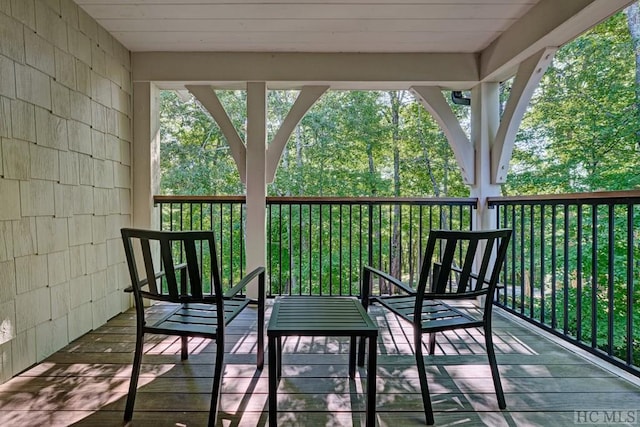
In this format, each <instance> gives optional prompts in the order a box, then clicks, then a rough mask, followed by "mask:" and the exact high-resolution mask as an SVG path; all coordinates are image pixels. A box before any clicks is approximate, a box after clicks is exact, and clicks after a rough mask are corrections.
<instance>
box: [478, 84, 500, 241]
mask: <svg viewBox="0 0 640 427" xmlns="http://www.w3.org/2000/svg"><path fill="white" fill-rule="evenodd" d="M499 126H500V98H499V84H498V83H480V84H479V85H478V86H476V87H475V88H473V89H472V90H471V142H472V144H473V147H474V149H475V180H474V183H473V184H472V185H471V197H477V198H478V209H477V211H476V214H475V216H474V217H473V220H472V221H473V229H474V230H486V229H491V228H496V226H497V224H496V216H495V213H494V212H493V211H491V210H489V209H488V207H487V197H492V196H500V194H501V192H502V188H501V186H500V185H499V184H494V183H492V180H491V149H492V147H493V144H494V142H495V138H496V135H497V133H498V128H499Z"/></svg>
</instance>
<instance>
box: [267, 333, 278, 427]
mask: <svg viewBox="0 0 640 427" xmlns="http://www.w3.org/2000/svg"><path fill="white" fill-rule="evenodd" d="M276 341H277V338H274V337H269V344H268V347H269V427H276V426H277V425H278V396H277V391H278V378H277V371H278V369H277V368H278V353H277V350H276Z"/></svg>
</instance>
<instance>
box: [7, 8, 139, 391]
mask: <svg viewBox="0 0 640 427" xmlns="http://www.w3.org/2000/svg"><path fill="white" fill-rule="evenodd" d="M131 106H132V84H131V65H130V53H129V51H127V50H126V49H125V48H124V47H123V46H122V45H121V44H120V43H119V42H117V41H116V40H115V39H114V38H113V37H112V36H111V35H110V34H109V33H108V32H107V31H106V30H104V29H103V28H101V27H100V26H99V25H98V24H97V23H96V22H95V21H94V20H93V19H92V18H90V17H89V16H88V15H87V14H86V13H84V12H83V10H82V9H81V8H79V7H78V6H77V5H76V4H75V3H74V2H73V1H72V0H0V383H1V382H4V381H6V380H8V379H9V378H11V377H12V376H13V375H15V374H17V373H19V372H20V371H22V370H24V369H26V368H28V367H29V366H31V365H32V364H34V363H36V362H39V361H41V360H43V359H44V358H46V357H47V356H48V355H50V354H51V353H53V352H54V351H56V350H58V349H60V348H62V347H64V346H65V345H66V344H68V343H69V342H70V341H72V340H74V339H76V338H78V337H79V336H81V335H82V334H84V333H85V332H87V331H89V330H91V329H94V328H97V327H98V326H100V325H102V324H104V323H105V322H106V321H107V320H108V319H109V318H111V317H112V316H114V315H116V314H118V313H120V312H121V311H122V310H123V309H125V308H127V307H128V305H129V299H128V297H127V296H126V295H125V294H124V293H123V292H122V289H123V288H124V287H125V286H126V285H127V272H126V264H125V263H124V254H123V252H122V247H121V246H122V243H121V241H120V238H119V233H120V231H119V230H120V227H122V226H125V225H129V224H130V223H131V154H130V153H131V139H132V131H131V129H132V123H131V116H132V107H131Z"/></svg>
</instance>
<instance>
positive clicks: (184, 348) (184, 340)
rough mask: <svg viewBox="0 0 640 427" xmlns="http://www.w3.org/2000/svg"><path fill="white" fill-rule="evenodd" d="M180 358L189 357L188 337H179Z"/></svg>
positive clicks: (185, 358)
mask: <svg viewBox="0 0 640 427" xmlns="http://www.w3.org/2000/svg"><path fill="white" fill-rule="evenodd" d="M180 341H181V343H180V344H181V346H180V359H181V360H187V359H188V358H189V337H186V336H185V337H180Z"/></svg>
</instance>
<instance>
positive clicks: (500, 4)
mask: <svg viewBox="0 0 640 427" xmlns="http://www.w3.org/2000/svg"><path fill="white" fill-rule="evenodd" d="M540 1H541V0H400V1H394V0H329V1H323V0H111V1H110V0H76V3H78V4H79V5H80V6H81V7H82V8H83V9H84V10H85V11H86V12H87V13H88V14H89V15H90V16H92V17H93V18H95V19H96V20H97V21H98V23H100V24H101V25H102V26H103V27H104V28H105V29H107V30H108V31H109V32H110V33H111V34H112V35H113V36H114V37H115V38H116V39H118V40H119V41H120V42H121V43H122V44H123V45H124V46H126V47H127V48H128V49H129V50H131V51H133V52H144V51H200V52H202V51H217V52H432V53H439V52H455V53H472V52H480V51H482V50H483V49H485V48H486V47H487V46H489V45H490V44H491V42H493V41H494V40H496V39H497V38H498V37H499V36H500V35H501V34H502V33H503V32H504V31H505V30H507V29H508V28H509V27H511V26H512V25H513V24H514V23H516V22H517V21H518V20H520V19H521V18H522V17H523V16H525V14H527V12H529V11H530V9H531V8H532V7H534V6H535V5H536V4H537V3H539V2H540ZM554 1H555V2H558V3H562V2H575V1H582V0H554Z"/></svg>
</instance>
